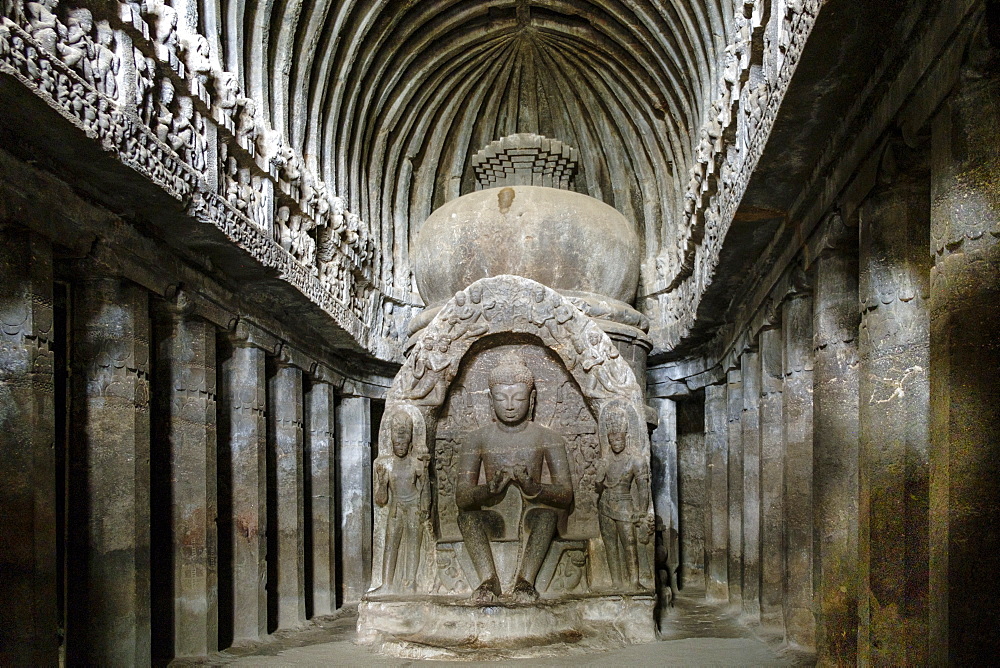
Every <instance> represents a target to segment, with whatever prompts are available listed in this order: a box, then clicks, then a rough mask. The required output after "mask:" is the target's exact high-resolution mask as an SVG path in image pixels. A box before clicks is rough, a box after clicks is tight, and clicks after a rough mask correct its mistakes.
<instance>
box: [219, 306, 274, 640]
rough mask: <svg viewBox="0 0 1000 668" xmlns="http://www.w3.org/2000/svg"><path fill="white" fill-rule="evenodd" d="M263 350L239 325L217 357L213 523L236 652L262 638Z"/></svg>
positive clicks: (264, 538)
mask: <svg viewBox="0 0 1000 668" xmlns="http://www.w3.org/2000/svg"><path fill="white" fill-rule="evenodd" d="M272 346H273V343H272ZM267 347H269V346H267V344H266V343H263V342H262V341H260V337H259V336H255V332H254V330H253V329H251V328H249V327H248V326H247V325H246V324H245V323H239V324H238V325H237V326H236V328H235V331H234V332H233V333H232V334H231V335H230V336H229V337H228V342H227V343H226V345H225V346H223V348H222V350H223V354H222V355H221V356H220V368H221V374H220V376H219V379H220V387H219V404H220V407H221V410H220V426H221V427H222V429H220V439H219V448H220V451H221V453H222V455H221V457H220V458H219V462H220V465H219V469H220V473H222V475H221V476H220V489H222V488H223V487H225V489H224V490H223V492H224V493H223V494H222V495H221V499H223V500H224V510H225V512H220V518H219V519H220V527H221V528H222V531H220V533H221V534H222V536H223V538H222V540H224V541H226V545H225V549H226V551H227V557H228V559H227V561H228V563H229V564H230V569H229V573H224V574H222V575H223V576H224V577H223V582H224V583H225V592H226V593H225V598H226V605H225V606H224V608H225V609H226V611H227V614H228V616H229V619H226V620H220V625H221V626H223V627H224V628H227V629H228V632H229V634H230V635H231V636H232V642H233V643H234V644H237V645H239V644H245V643H247V642H255V641H259V640H261V639H263V638H264V637H265V636H267V591H266V588H265V585H266V582H267V562H266V557H267V535H266V532H267V376H266V373H267V372H266V352H265V349H266V348H267ZM272 349H273V347H272ZM222 509H223V508H222V506H221V505H220V511H221V510H222Z"/></svg>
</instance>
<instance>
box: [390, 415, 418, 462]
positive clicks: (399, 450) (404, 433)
mask: <svg viewBox="0 0 1000 668" xmlns="http://www.w3.org/2000/svg"><path fill="white" fill-rule="evenodd" d="M389 439H390V440H391V441H392V452H393V454H394V455H396V456H397V457H399V458H403V457H405V456H406V455H408V454H409V453H410V445H411V444H412V442H413V421H412V420H411V419H410V416H409V415H407V414H406V413H404V412H402V411H399V412H398V413H395V414H393V416H392V420H391V421H390V423H389Z"/></svg>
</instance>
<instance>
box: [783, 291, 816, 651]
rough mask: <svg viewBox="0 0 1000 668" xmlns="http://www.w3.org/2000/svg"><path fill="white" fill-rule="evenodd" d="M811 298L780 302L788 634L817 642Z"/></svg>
mask: <svg viewBox="0 0 1000 668" xmlns="http://www.w3.org/2000/svg"><path fill="white" fill-rule="evenodd" d="M812 317H813V314H812V297H811V296H810V295H808V294H800V295H795V296H792V297H789V298H788V300H787V301H785V303H784V305H783V306H782V314H781V329H782V339H783V340H784V344H785V355H784V372H785V386H784V389H783V390H782V402H783V406H782V412H783V414H784V423H785V474H784V483H785V550H786V552H785V570H786V574H785V577H786V580H785V638H786V639H787V640H788V642H790V643H793V644H795V645H798V646H800V647H813V645H814V643H815V633H816V628H815V624H816V621H815V617H814V616H813V605H812V603H813V553H812V549H813V534H812V526H813V512H812V507H813V505H812V504H813V495H812V482H813V403H812V402H813V397H812V393H813V362H812V339H813V336H812Z"/></svg>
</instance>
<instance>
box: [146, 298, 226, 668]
mask: <svg viewBox="0 0 1000 668" xmlns="http://www.w3.org/2000/svg"><path fill="white" fill-rule="evenodd" d="M186 302H187V299H186V297H185V296H184V294H183V293H181V294H180V295H179V296H178V298H177V300H176V302H169V303H164V304H160V305H158V306H159V308H157V309H156V317H155V321H154V322H155V338H156V353H157V354H156V361H157V365H156V369H155V373H154V383H153V389H154V406H155V407H156V410H157V412H158V419H159V420H160V422H159V424H161V425H162V427H163V428H162V429H161V430H160V431H159V433H157V434H156V439H155V440H156V446H157V447H158V448H163V449H164V450H165V451H166V452H167V453H169V455H168V456H167V463H168V468H169V487H170V508H169V513H168V515H169V522H170V535H171V544H170V546H169V547H170V548H171V549H172V550H173V558H172V560H171V561H172V563H173V580H172V583H171V584H172V590H173V592H172V593H173V605H174V614H173V626H174V632H173V640H174V656H176V657H197V656H206V655H208V654H210V653H213V652H216V651H218V646H219V618H218V612H219V606H218V594H219V590H218V531H217V524H216V522H217V506H216V503H217V493H216V480H217V472H216V456H217V455H216V426H217V424H216V365H215V350H216V342H215V334H216V333H215V325H213V324H211V323H209V322H207V321H206V320H203V319H201V318H198V317H196V316H194V315H191V314H190V313H187V312H185V311H186V308H185V307H186V306H187V303H186Z"/></svg>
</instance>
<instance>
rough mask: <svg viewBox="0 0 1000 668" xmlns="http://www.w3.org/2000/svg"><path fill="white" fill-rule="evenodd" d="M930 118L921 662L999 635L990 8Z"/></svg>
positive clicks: (997, 161)
mask: <svg viewBox="0 0 1000 668" xmlns="http://www.w3.org/2000/svg"><path fill="white" fill-rule="evenodd" d="M986 14H987V16H988V17H989V18H986V19H984V24H985V25H982V26H980V27H979V29H978V30H979V34H978V35H977V36H976V38H975V39H974V40H973V47H972V48H971V49H970V58H969V59H970V61H972V62H970V63H967V64H966V68H965V70H964V76H963V78H962V80H961V82H960V83H959V85H958V87H957V88H956V89H955V90H954V92H953V93H952V95H951V96H950V97H949V98H948V100H947V101H946V102H945V104H944V106H943V108H942V109H941V110H940V112H939V113H938V115H937V117H936V118H935V120H934V123H933V132H932V162H931V174H932V184H933V186H932V187H933V190H932V200H931V201H932V208H931V243H932V247H931V251H932V252H933V254H934V268H933V270H932V273H931V288H930V327H931V330H930V369H931V376H930V389H931V392H930V396H931V404H930V409H931V443H932V454H931V472H930V486H931V493H930V494H931V495H930V513H931V528H930V585H929V586H930V590H929V606H930V626H931V631H930V641H929V646H930V648H931V654H930V663H932V664H935V665H945V664H948V665H975V664H976V663H982V657H984V656H990V655H992V653H993V652H994V651H995V649H996V648H997V646H998V645H1000V606H998V604H997V593H996V589H997V588H996V585H995V584H994V580H993V574H994V573H996V572H997V570H998V569H1000V515H998V512H1000V511H998V509H1000V339H998V332H1000V308H998V305H1000V245H998V244H997V239H998V236H1000V157H998V153H997V146H998V141H1000V108H998V105H997V100H998V99H1000V76H998V73H997V71H996V68H995V58H996V52H997V48H998V44H997V42H998V40H997V32H996V28H997V20H996V12H995V10H994V11H992V16H990V15H991V12H990V11H989V10H988V11H987V12H986Z"/></svg>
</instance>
